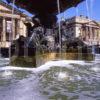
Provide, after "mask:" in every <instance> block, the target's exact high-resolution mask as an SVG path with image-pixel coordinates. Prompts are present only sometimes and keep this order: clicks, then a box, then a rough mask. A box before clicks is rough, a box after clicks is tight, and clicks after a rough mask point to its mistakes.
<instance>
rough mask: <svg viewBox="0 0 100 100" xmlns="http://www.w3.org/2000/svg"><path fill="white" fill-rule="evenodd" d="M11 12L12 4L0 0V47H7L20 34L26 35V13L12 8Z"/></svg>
mask: <svg viewBox="0 0 100 100" xmlns="http://www.w3.org/2000/svg"><path fill="white" fill-rule="evenodd" d="M13 12H14V14H12V6H10V5H8V4H6V3H5V2H3V1H1V0H0V47H1V48H8V47H9V45H10V43H11V41H12V40H15V39H16V38H18V37H19V36H20V35H23V36H26V26H25V25H24V22H25V21H26V18H27V15H25V14H23V13H22V12H20V11H19V10H18V9H14V11H13Z"/></svg>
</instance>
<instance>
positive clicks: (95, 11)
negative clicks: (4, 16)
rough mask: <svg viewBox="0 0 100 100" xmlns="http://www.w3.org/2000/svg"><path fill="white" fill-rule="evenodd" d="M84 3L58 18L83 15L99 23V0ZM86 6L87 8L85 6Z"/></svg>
mask: <svg viewBox="0 0 100 100" xmlns="http://www.w3.org/2000/svg"><path fill="white" fill-rule="evenodd" d="M3 1H5V0H3ZM86 1H87V3H86ZM86 1H84V2H82V3H80V4H79V5H78V6H77V7H76V8H75V7H72V8H70V9H68V10H66V11H65V12H64V13H62V14H60V16H58V18H59V19H61V18H62V17H64V18H65V19H66V18H69V17H73V16H76V15H77V16H79V15H84V16H89V17H90V18H91V19H94V20H97V21H100V0H86ZM86 4H87V5H88V6H86ZM87 8H88V10H87ZM21 10H22V9H21ZM22 11H23V12H24V13H26V14H28V15H29V16H31V14H29V13H27V12H26V11H24V10H22Z"/></svg>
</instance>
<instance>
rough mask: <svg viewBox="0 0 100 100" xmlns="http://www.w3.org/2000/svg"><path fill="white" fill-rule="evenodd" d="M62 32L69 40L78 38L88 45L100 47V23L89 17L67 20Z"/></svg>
mask: <svg viewBox="0 0 100 100" xmlns="http://www.w3.org/2000/svg"><path fill="white" fill-rule="evenodd" d="M62 23H63V22H62ZM62 23H61V24H62ZM62 30H63V32H64V34H65V35H67V37H68V38H76V37H78V38H80V39H81V40H82V41H84V42H85V43H86V44H87V45H98V44H99V45H100V23H99V22H96V21H94V20H90V19H89V18H88V17H84V16H79V17H72V18H69V19H66V20H65V21H64V23H63V25H62Z"/></svg>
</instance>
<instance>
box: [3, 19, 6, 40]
mask: <svg viewBox="0 0 100 100" xmlns="http://www.w3.org/2000/svg"><path fill="white" fill-rule="evenodd" d="M2 41H6V19H5V18H3V33H2Z"/></svg>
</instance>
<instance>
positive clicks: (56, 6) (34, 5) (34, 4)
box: [7, 0, 84, 66]
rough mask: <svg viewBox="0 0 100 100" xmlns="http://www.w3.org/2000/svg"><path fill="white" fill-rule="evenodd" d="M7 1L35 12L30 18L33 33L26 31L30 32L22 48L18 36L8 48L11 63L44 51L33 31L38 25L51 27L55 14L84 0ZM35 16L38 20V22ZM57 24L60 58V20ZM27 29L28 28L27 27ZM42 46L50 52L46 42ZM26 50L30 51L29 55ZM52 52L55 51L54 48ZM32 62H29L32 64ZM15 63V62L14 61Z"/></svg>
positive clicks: (46, 27) (54, 20) (55, 20)
mask: <svg viewBox="0 0 100 100" xmlns="http://www.w3.org/2000/svg"><path fill="white" fill-rule="evenodd" d="M7 1H8V2H9V3H10V2H12V3H13V5H14V4H15V5H16V6H17V7H21V8H24V9H26V10H27V11H29V12H30V13H32V14H35V16H34V17H33V18H32V20H33V23H34V26H33V33H32V34H31V33H30V31H28V34H31V35H29V36H28V37H27V38H25V40H24V41H23V45H24V48H22V47H23V45H22V46H21V41H20V42H18V41H19V40H20V39H21V38H19V39H18V40H16V42H15V44H14V45H12V47H11V48H10V49H9V57H10V58H11V64H12V65H13V64H14V63H15V62H16V61H18V59H19V58H20V57H22V59H24V58H25V60H24V61H23V62H25V61H27V60H28V59H30V58H31V61H33V59H34V57H36V56H37V54H39V52H41V50H42V52H44V51H43V47H42V45H41V44H40V41H41V40H38V39H37V36H36V31H34V30H35V29H36V28H37V27H40V25H41V26H42V27H43V28H44V29H52V28H53V27H54V25H55V24H56V22H57V18H56V15H57V14H60V13H62V12H64V11H65V10H66V9H68V8H70V7H73V6H77V5H78V4H79V3H81V2H82V1H84V0H76V1H74V0H73V1H71V2H70V1H59V0H57V1H56V0H55V1H49V0H48V1H45V0H43V1H40V0H37V1H35V0H31V1H28V3H29V4H28V3H26V1H25V2H24V1H20V0H16V1H15V0H14V1H13V0H7ZM41 3H42V5H40V4H41ZM13 11H14V6H13V9H12V13H13ZM37 18H38V19H39V20H40V21H39V22H38V20H37ZM12 19H13V18H12ZM58 25H59V28H58V30H59V32H58V34H59V44H58V46H59V47H58V48H59V54H60V58H61V55H62V54H61V53H62V36H61V25H60V21H59V24H58ZM28 30H29V27H28ZM45 32H46V31H45ZM42 37H43V36H42ZM10 40H11V39H10ZM33 42H34V43H33ZM16 43H17V44H18V46H17V44H16ZM45 43H46V41H45ZM30 44H33V45H32V47H31V46H30ZM43 45H44V44H43ZM44 46H45V48H46V49H47V50H46V52H50V50H48V48H49V47H47V44H46V45H44ZM14 48H17V49H15V50H14ZM39 48H40V50H39ZM18 50H19V51H18ZM26 50H27V51H26ZM35 50H36V51H35ZM23 52H25V53H23ZM27 52H28V53H30V55H29V54H28V53H27ZM33 52H34V53H33ZM36 52H37V53H36ZM53 52H55V50H54V51H53ZM16 53H17V54H16ZM11 56H12V57H11ZM15 56H17V57H15ZM14 59H15V60H14ZM16 59H17V60H16ZM20 60H21V59H20ZM34 62H35V61H34ZM34 62H31V63H32V64H33V63H34ZM17 63H18V62H17ZM29 63H30V62H29ZM25 64H26V63H25ZM32 64H31V65H32ZM15 65H16V63H15ZM27 65H28V64H27ZM21 66H22V65H21ZM24 66H25V65H24Z"/></svg>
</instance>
